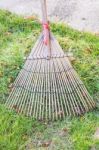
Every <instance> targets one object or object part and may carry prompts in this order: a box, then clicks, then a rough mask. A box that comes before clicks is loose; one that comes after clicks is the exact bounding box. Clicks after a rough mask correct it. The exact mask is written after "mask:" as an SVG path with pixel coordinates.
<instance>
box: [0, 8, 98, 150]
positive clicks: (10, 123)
mask: <svg viewBox="0 0 99 150" xmlns="http://www.w3.org/2000/svg"><path fill="white" fill-rule="evenodd" d="M51 29H52V31H53V33H54V34H55V36H56V38H57V39H58V41H59V43H60V45H61V46H62V48H63V49H64V51H71V52H72V53H73V54H74V56H75V58H76V60H75V62H73V66H74V68H75V70H76V71H77V72H78V74H79V75H80V77H81V79H82V80H83V82H84V84H85V85H86V87H87V89H88V91H89V93H90V94H91V95H92V96H93V98H94V99H95V100H98V99H99V97H98V96H99V67H98V66H99V37H98V36H96V35H93V34H91V33H83V32H78V31H76V30H73V29H71V28H70V27H68V26H66V25H64V24H51ZM40 31H41V26H40V24H39V22H38V21H36V20H35V19H34V20H31V19H24V18H22V17H19V16H16V15H13V14H11V13H10V12H7V11H2V10H0V103H1V104H0V150H21V149H22V150H24V149H33V150H36V149H40V150H44V149H51V150H90V149H91V148H92V147H94V148H96V150H98V149H99V141H98V140H95V139H94V138H93V135H94V132H95V131H96V129H97V128H98V127H99V111H98V110H99V109H98V108H96V110H94V111H93V112H89V113H87V114H85V115H84V116H82V117H78V118H72V119H71V118H67V119H66V120H64V121H58V122H54V123H49V124H48V123H43V122H37V121H35V120H33V119H29V118H26V117H24V116H21V115H17V114H16V113H15V112H12V111H9V110H7V109H6V108H5V106H4V103H5V101H6V98H7V97H8V94H9V92H10V90H11V89H10V85H11V83H13V81H14V80H15V78H16V76H17V74H18V73H19V71H20V69H21V68H22V66H23V64H24V57H26V56H27V55H28V54H29V52H30V51H31V48H32V47H33V45H34V43H35V42H36V40H37V37H38V35H39V33H40Z"/></svg>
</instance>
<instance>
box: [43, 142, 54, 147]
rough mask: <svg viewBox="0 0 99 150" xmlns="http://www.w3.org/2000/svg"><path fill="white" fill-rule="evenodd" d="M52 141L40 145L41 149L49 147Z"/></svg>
mask: <svg viewBox="0 0 99 150" xmlns="http://www.w3.org/2000/svg"><path fill="white" fill-rule="evenodd" d="M51 142H52V141H47V142H43V143H42V147H49V146H50V144H51Z"/></svg>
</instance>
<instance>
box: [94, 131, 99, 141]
mask: <svg viewBox="0 0 99 150" xmlns="http://www.w3.org/2000/svg"><path fill="white" fill-rule="evenodd" d="M94 138H95V139H98V140H99V128H97V129H96V132H95V134H94Z"/></svg>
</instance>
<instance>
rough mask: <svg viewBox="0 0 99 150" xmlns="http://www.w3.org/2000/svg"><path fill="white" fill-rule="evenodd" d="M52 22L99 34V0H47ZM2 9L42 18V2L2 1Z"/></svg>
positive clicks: (30, 0) (26, 0) (23, 0)
mask: <svg viewBox="0 0 99 150" xmlns="http://www.w3.org/2000/svg"><path fill="white" fill-rule="evenodd" d="M47 5H48V16H49V19H50V20H51V21H54V22H57V21H61V22H65V23H67V24H69V25H70V26H72V27H73V28H75V29H78V30H81V31H91V32H99V0H47ZM0 8H1V9H7V10H9V11H11V12H14V13H16V14H19V15H22V16H30V15H37V16H39V17H40V18H41V5H40V0H0Z"/></svg>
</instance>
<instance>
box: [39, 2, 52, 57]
mask: <svg viewBox="0 0 99 150" xmlns="http://www.w3.org/2000/svg"><path fill="white" fill-rule="evenodd" d="M41 6H42V24H43V33H44V44H45V45H46V46H47V59H50V57H51V48H50V31H49V24H48V20H47V6H46V0H41Z"/></svg>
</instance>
